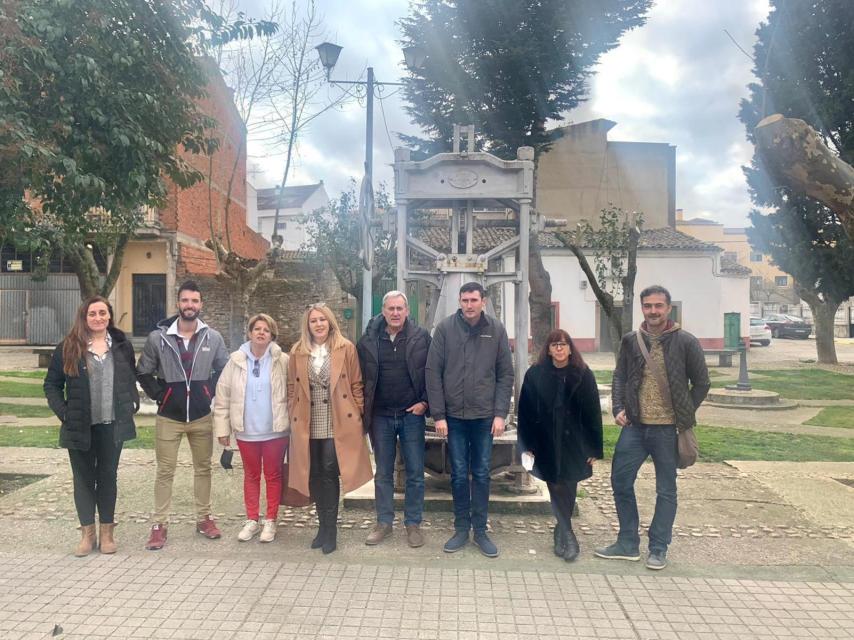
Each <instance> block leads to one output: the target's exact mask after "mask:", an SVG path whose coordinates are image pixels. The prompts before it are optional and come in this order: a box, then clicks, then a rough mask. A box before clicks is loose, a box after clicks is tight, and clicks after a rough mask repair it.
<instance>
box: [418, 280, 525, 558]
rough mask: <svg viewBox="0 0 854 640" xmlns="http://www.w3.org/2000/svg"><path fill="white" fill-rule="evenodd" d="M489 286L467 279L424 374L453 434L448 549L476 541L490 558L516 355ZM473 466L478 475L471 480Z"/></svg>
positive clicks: (436, 409)
mask: <svg viewBox="0 0 854 640" xmlns="http://www.w3.org/2000/svg"><path fill="white" fill-rule="evenodd" d="M485 303H486V291H485V290H484V288H483V287H482V286H481V285H480V284H479V283H477V282H468V283H466V284H464V285H463V286H462V287H460V309H459V311H457V312H456V313H454V314H453V315H451V316H449V317H447V318H445V319H444V320H442V321H441V322H440V323H439V324H438V325H437V326H436V329H435V330H434V332H433V342H432V343H431V345H430V351H429V353H428V355H427V366H426V370H425V376H426V381H427V397H428V401H429V403H430V413H431V415H432V416H433V418H434V420H435V423H436V433H438V434H439V435H441V436H447V437H448V449H449V453H450V458H451V492H452V495H453V499H454V529H455V533H454V535H453V536H452V537H451V539H450V540H448V541H447V542H446V543H445V547H444V550H445V552H446V553H453V552H454V551H458V550H460V549H462V548H463V547H464V546H465V545H466V544H467V543H468V540H469V530H470V529H473V530H474V542H475V544H476V545H477V546H478V547H479V548H480V551H481V553H483V554H484V555H485V556H488V557H490V558H494V557H496V556H497V555H498V548H497V547H496V546H495V544H494V543H493V542H492V540H490V539H489V537H488V536H487V534H486V521H487V512H488V508H489V466H490V461H491V458H492V439H493V437H494V436H500V435H502V434H503V433H504V422H505V420H506V419H507V414H508V413H509V412H510V397H511V395H512V393H513V358H512V356H511V354H510V343H509V341H508V340H507V332H506V331H505V329H504V325H502V324H501V322H500V321H499V320H498V319H496V318H493V317H492V316H489V315H487V314H486V313H484V311H483V307H484V305H485ZM469 474H471V483H469Z"/></svg>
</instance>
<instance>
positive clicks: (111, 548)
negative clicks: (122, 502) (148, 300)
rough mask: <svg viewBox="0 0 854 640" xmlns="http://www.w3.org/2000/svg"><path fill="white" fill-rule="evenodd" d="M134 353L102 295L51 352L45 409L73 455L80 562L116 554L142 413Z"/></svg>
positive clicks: (85, 305) (84, 308) (82, 312)
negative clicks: (127, 469) (124, 473)
mask: <svg viewBox="0 0 854 640" xmlns="http://www.w3.org/2000/svg"><path fill="white" fill-rule="evenodd" d="M135 365H136V361H135V358H134V353H133V346H132V345H131V343H130V341H129V340H128V339H127V338H126V337H125V334H124V333H123V332H121V331H120V330H118V329H116V328H115V327H114V326H113V308H112V307H111V306H110V303H109V302H108V301H107V300H106V299H105V298H102V297H101V296H94V297H92V298H89V299H88V300H86V301H85V302H83V304H82V305H80V308H79V309H78V310H77V314H76V316H75V319H74V326H73V327H71V331H69V332H68V335H67V336H66V337H65V339H64V340H63V341H62V342H61V343H59V345H58V346H57V347H56V350H55V351H54V352H53V358H52V359H51V362H50V368H49V369H48V371H47V376H46V377H45V380H44V394H45V397H46V398H47V403H48V404H49V405H50V408H51V409H52V410H53V412H54V413H55V414H56V416H57V417H58V418H59V419H60V420H61V421H62V427H61V428H60V430H59V444H60V446H62V447H65V448H66V449H68V457H69V459H70V460H71V473H72V476H73V478H74V504H75V506H76V507H77V517H78V518H79V520H80V529H81V531H82V532H83V535H82V538H81V540H80V544H79V545H78V546H77V549H76V550H75V552H74V555H76V556H78V557H80V556H85V555H88V554H89V553H91V551H92V549H94V548H95V547H96V546H97V538H96V535H95V509H96V508H97V510H98V519H99V521H100V525H101V526H100V532H99V533H100V549H101V553H115V552H116V542H115V539H114V538H113V528H114V527H115V526H116V523H115V517H114V515H115V509H116V493H117V486H116V476H117V472H118V466H119V457H120V456H121V454H122V445H123V443H124V442H125V441H126V440H132V439H133V438H135V437H136V426H135V425H134V421H133V414H134V413H136V412H137V410H138V409H139V393H138V392H137V389H136V367H135Z"/></svg>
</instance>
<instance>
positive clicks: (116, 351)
mask: <svg viewBox="0 0 854 640" xmlns="http://www.w3.org/2000/svg"><path fill="white" fill-rule="evenodd" d="M109 332H110V337H111V338H112V339H113V345H112V347H110V352H111V353H112V357H113V406H114V413H115V422H114V424H115V427H114V429H113V433H114V435H115V440H116V443H119V442H124V441H125V440H133V439H134V438H136V426H135V425H134V421H133V414H135V413H136V412H137V411H138V410H139V392H138V391H137V390H136V359H135V357H134V353H133V345H132V344H131V343H130V340H128V339H127V338H126V337H125V334H124V333H123V332H122V331H119V330H118V329H115V328H113V329H109ZM62 345H63V343H62V342H60V343H59V345H58V346H57V347H56V349H55V350H54V352H53V357H52V358H51V361H50V366H49V367H48V370H47V375H46V376H45V379H44V395H45V397H46V398H47V403H48V405H50V408H51V409H52V410H53V412H54V413H55V414H56V417H57V418H59V419H60V420H61V421H62V426H61V427H60V429H59V446H61V447H65V448H66V449H79V450H81V451H88V450H89V447H90V446H91V442H92V428H91V427H92V421H91V415H92V399H91V397H90V395H89V375H88V371H87V365H86V359H85V358H82V359H81V360H80V362H78V363H77V371H78V375H76V376H68V375H66V374H65V372H64V371H63V368H64V362H63V359H62Z"/></svg>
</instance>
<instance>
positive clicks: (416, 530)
mask: <svg viewBox="0 0 854 640" xmlns="http://www.w3.org/2000/svg"><path fill="white" fill-rule="evenodd" d="M406 542H407V543H408V544H409V546H410V547H412V548H413V549H417V548H418V547H423V546H424V536H423V535H421V527H419V526H418V525H417V524H410V525H407V527H406Z"/></svg>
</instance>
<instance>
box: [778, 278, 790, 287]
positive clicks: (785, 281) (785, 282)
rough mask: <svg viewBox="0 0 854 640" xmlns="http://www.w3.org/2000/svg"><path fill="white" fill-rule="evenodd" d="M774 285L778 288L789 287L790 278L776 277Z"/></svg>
mask: <svg viewBox="0 0 854 640" xmlns="http://www.w3.org/2000/svg"><path fill="white" fill-rule="evenodd" d="M774 285H775V286H777V287H788V286H789V276H774Z"/></svg>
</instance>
